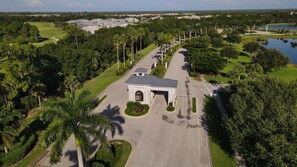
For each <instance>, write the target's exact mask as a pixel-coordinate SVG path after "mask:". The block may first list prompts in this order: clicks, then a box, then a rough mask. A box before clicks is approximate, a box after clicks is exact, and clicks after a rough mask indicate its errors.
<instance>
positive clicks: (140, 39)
mask: <svg viewBox="0 0 297 167" xmlns="http://www.w3.org/2000/svg"><path fill="white" fill-rule="evenodd" d="M139 42H140V49H139V50H142V37H140V38H139Z"/></svg>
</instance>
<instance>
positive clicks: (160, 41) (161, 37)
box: [156, 32, 166, 64]
mask: <svg viewBox="0 0 297 167" xmlns="http://www.w3.org/2000/svg"><path fill="white" fill-rule="evenodd" d="M156 42H157V45H158V46H159V47H160V52H161V56H162V57H161V61H162V64H163V56H164V55H163V46H164V45H165V43H166V35H165V34H164V33H163V32H162V33H160V34H158V36H157V41H156Z"/></svg>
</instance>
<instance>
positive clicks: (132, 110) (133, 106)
mask: <svg viewBox="0 0 297 167" xmlns="http://www.w3.org/2000/svg"><path fill="white" fill-rule="evenodd" d="M149 108H150V107H149V106H148V105H146V104H140V103H139V102H128V103H127V108H126V110H125V114H127V115H129V116H142V115H145V114H146V113H147V112H148V110H149Z"/></svg>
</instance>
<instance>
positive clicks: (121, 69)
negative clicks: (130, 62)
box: [116, 67, 128, 76]
mask: <svg viewBox="0 0 297 167" xmlns="http://www.w3.org/2000/svg"><path fill="white" fill-rule="evenodd" d="M127 70H128V68H127V67H121V68H120V70H119V71H116V75H117V76H119V75H123V74H124V73H125V72H126V71H127Z"/></svg>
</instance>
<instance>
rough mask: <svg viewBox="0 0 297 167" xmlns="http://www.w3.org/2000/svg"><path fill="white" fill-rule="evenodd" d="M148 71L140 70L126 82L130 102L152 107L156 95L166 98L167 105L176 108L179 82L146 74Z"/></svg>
mask: <svg viewBox="0 0 297 167" xmlns="http://www.w3.org/2000/svg"><path fill="white" fill-rule="evenodd" d="M146 72H147V69H145V68H138V69H136V70H135V73H134V74H133V75H131V76H130V78H128V80H127V81H126V82H125V83H126V84H127V85H128V91H129V101H138V102H140V103H141V104H147V105H149V106H150V105H151V104H152V102H153V99H154V96H155V95H156V94H161V95H164V96H165V99H166V102H167V105H168V104H169V103H172V104H173V106H175V101H176V88H177V81H176V80H173V79H166V78H163V79H162V78H157V77H156V76H154V75H148V74H146Z"/></svg>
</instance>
